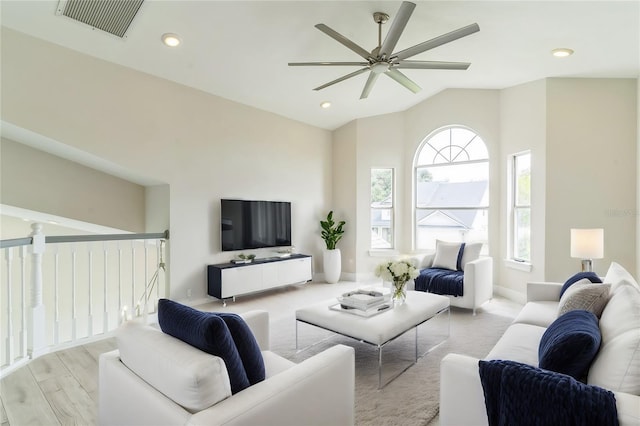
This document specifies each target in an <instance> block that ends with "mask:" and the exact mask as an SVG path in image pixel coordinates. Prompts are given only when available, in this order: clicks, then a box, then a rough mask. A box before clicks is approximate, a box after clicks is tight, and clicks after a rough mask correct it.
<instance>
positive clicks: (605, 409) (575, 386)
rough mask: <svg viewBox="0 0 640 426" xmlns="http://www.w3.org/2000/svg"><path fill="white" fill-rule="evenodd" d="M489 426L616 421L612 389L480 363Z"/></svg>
mask: <svg viewBox="0 0 640 426" xmlns="http://www.w3.org/2000/svg"><path fill="white" fill-rule="evenodd" d="M479 367H480V381H481V382H482V389H483V390H484V399H485V405H486V407H487V417H488V418H489V425H490V426H498V425H500V426H507V425H518V426H528V425H531V426H533V425H536V426H546V425H549V426H552V425H553V426H555V425H576V426H577V425H581V426H582V425H584V426H589V425H593V426H614V425H616V426H617V425H618V411H617V409H616V400H615V397H614V395H613V393H612V392H610V391H608V390H606V389H603V388H600V387H598V386H593V385H585V384H584V383H581V382H579V381H577V380H575V379H574V378H573V377H571V376H567V375H565V374H560V373H554V372H552V371H548V370H543V369H540V368H535V367H531V366H529V365H526V364H520V363H517V362H514V361H501V360H495V361H480V362H479Z"/></svg>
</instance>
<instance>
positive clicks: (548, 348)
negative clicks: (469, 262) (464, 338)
mask: <svg viewBox="0 0 640 426" xmlns="http://www.w3.org/2000/svg"><path fill="white" fill-rule="evenodd" d="M595 278H597V279H594V277H593V276H591V275H589V276H585V275H583V274H582V275H581V274H576V275H575V276H572V277H569V278H568V279H567V280H566V281H565V282H564V283H549V282H547V283H529V284H528V285H527V303H526V304H525V306H524V307H523V308H522V310H521V311H520V313H519V314H518V316H517V317H516V318H515V320H514V321H513V323H512V324H511V325H510V326H509V327H508V328H507V330H506V331H505V332H504V334H503V335H502V336H501V337H500V339H499V340H498V342H497V343H496V344H495V346H494V347H493V348H492V349H491V351H490V352H489V353H488V354H487V355H486V356H485V357H484V358H483V361H491V362H492V364H491V366H489V367H487V364H484V367H483V368H485V369H486V370H485V371H484V372H483V374H484V376H485V377H484V378H483V379H482V380H481V377H480V371H479V369H480V367H479V365H482V364H479V361H480V360H479V359H478V358H474V357H471V356H466V355H461V354H454V353H451V354H448V355H446V356H445V357H444V358H443V359H442V362H441V364H440V425H442V426H448V425H463V424H473V425H486V424H490V425H494V424H594V425H595V424H597V425H601V424H612V425H613V424H620V425H622V426H626V425H629V426H631V425H634V426H637V425H640V286H639V285H638V283H637V282H636V280H635V279H634V278H633V276H632V275H631V274H629V272H627V271H626V270H625V269H624V268H623V267H622V266H621V265H620V264H618V263H616V262H612V263H611V265H610V267H609V270H608V271H607V274H606V276H605V277H604V278H603V279H600V277H597V276H596V277H595ZM592 279H593V281H602V282H603V283H599V282H592ZM567 283H568V284H567ZM563 287H564V291H563ZM561 293H562V296H561ZM496 365H497V366H500V365H508V366H509V368H508V369H509V371H510V372H509V374H508V377H506V378H507V379H508V380H509V382H508V383H506V382H504V379H505V376H504V374H503V373H500V374H497V373H495V371H496V370H495V369H493V366H496ZM500 369H501V367H500V368H498V370H500ZM483 385H484V387H483ZM492 389H493V390H492ZM496 389H497V390H498V391H497V393H495V390H496ZM507 389H508V391H506V390H507ZM487 391H490V392H494V393H493V395H492V396H490V398H488V399H487V400H485V395H486V394H485V392H487ZM534 391H536V392H544V398H539V397H538V396H535V395H537V394H534V393H532V392H534ZM500 392H502V393H500ZM505 392H507V394H504V393H505ZM567 392H570V394H569V395H567ZM553 395H557V396H556V397H553ZM549 396H551V400H549V399H548V397H549ZM505 398H506V399H505ZM489 400H490V401H491V402H490V403H489V404H488V405H486V404H485V402H486V401H489ZM496 401H499V404H497V402H496ZM545 401H547V402H545ZM535 403H539V405H540V406H541V407H543V408H544V409H545V410H543V411H539V410H538V411H536V410H537V409H538V408H539V407H535V406H532V405H531V404H535ZM461 404H463V406H464V409H461V408H460V407H461ZM554 404H556V406H558V407H564V408H563V409H562V412H561V413H556V414H558V416H557V417H553V416H551V417H548V416H547V414H553V413H547V411H548V410H550V409H551V407H553V406H554ZM585 404H586V405H585ZM600 404H605V405H600ZM499 405H500V407H501V408H500V409H501V410H502V409H504V411H501V413H502V414H501V415H500V416H498V417H499V418H498V422H497V421H496V415H495V413H496V409H497V408H496V407H498V406H499ZM613 405H615V407H613ZM527 407H529V408H531V410H529V409H528V408H527ZM585 407H586V408H585ZM589 407H591V408H589ZM595 407H601V408H597V410H598V412H597V413H595V412H594V413H593V415H592V416H587V417H585V416H584V414H585V413H584V410H596V408H595ZM514 408H515V411H513V409H514ZM572 410H573V411H572ZM488 412H489V413H490V414H487V413H488ZM513 416H516V417H513ZM517 416H521V417H520V419H521V420H522V421H515V422H514V419H516V418H517ZM598 416H600V417H598ZM612 416H617V417H612ZM554 418H555V420H554ZM550 419H551V420H550ZM585 419H587V420H585Z"/></svg>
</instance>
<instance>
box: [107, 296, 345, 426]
mask: <svg viewBox="0 0 640 426" xmlns="http://www.w3.org/2000/svg"><path fill="white" fill-rule="evenodd" d="M162 305H163V306H162V309H159V312H158V316H159V320H160V322H161V324H162V328H163V329H164V330H166V331H167V332H169V333H164V332H163V331H161V330H160V329H159V327H157V326H151V325H146V324H143V323H141V322H138V321H129V322H126V323H124V324H123V325H122V326H121V327H120V328H119V329H118V331H117V334H116V339H117V343H118V349H117V350H115V351H112V352H108V353H105V354H102V355H101V356H100V360H99V394H98V398H99V401H98V419H99V424H101V425H154V426H162V425H167V426H168V425H186V424H188V425H192V426H196V425H232V424H233V425H258V424H259V425H283V426H286V425H299V424H300V423H301V421H303V422H304V423H305V424H308V425H328V424H331V425H334V424H335V425H338V424H339V425H353V424H354V422H355V417H354V404H355V358H354V350H353V348H351V347H348V346H343V345H335V346H333V347H331V348H329V349H326V350H325V351H323V352H321V353H319V354H317V355H314V356H312V357H310V358H308V359H306V360H304V361H303V362H301V363H299V364H295V363H293V362H291V361H289V360H287V359H285V358H283V357H281V356H279V355H277V354H275V353H274V352H271V351H270V350H269V314H268V313H267V312H265V311H250V312H246V313H242V314H240V315H235V314H226V313H225V314H212V313H208V312H201V311H197V310H195V309H192V308H190V307H187V306H184V305H181V304H179V303H176V302H172V301H168V300H165V301H163V302H162ZM187 342H188V343H187ZM257 350H258V351H259V355H258V354H257V353H256V351H257ZM212 353H215V354H212ZM227 360H228V361H229V362H230V363H231V364H232V365H233V367H232V368H229V367H230V366H229V365H227ZM231 375H238V376H239V377H240V378H239V379H238V378H236V379H234V381H233V382H234V383H236V385H237V384H238V383H243V385H242V386H240V387H242V389H239V388H238V387H236V386H232V380H230V379H231V378H230V376H231ZM243 377H244V379H243ZM245 380H246V381H245ZM245 385H246V386H245ZM243 386H244V387H243ZM234 387H236V388H235V389H234Z"/></svg>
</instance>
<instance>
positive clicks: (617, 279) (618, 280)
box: [603, 262, 640, 297]
mask: <svg viewBox="0 0 640 426" xmlns="http://www.w3.org/2000/svg"><path fill="white" fill-rule="evenodd" d="M603 282H605V283H611V292H610V293H609V297H611V296H613V294H614V293H615V292H616V291H617V290H618V287H619V286H620V285H621V284H623V283H628V284H631V285H632V286H634V287H635V288H637V289H638V290H640V285H639V284H638V283H637V281H636V280H635V279H633V276H632V275H631V274H630V273H629V272H628V271H627V270H626V269H624V267H623V266H622V265H620V264H619V263H616V262H611V265H609V270H608V271H607V275H606V276H605V277H604V280H603Z"/></svg>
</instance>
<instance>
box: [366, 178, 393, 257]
mask: <svg viewBox="0 0 640 426" xmlns="http://www.w3.org/2000/svg"><path fill="white" fill-rule="evenodd" d="M393 185H394V179H393V169H371V248H372V249H390V248H393Z"/></svg>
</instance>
